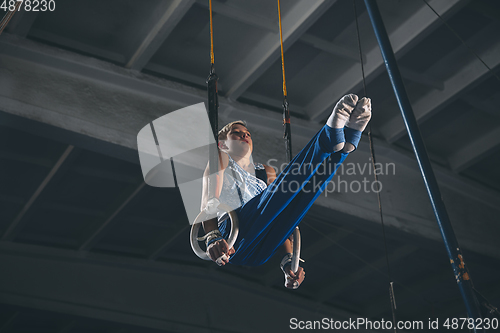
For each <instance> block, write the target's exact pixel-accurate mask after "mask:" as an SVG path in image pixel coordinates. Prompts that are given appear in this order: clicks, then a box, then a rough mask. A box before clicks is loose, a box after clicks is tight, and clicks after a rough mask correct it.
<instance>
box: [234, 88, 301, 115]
mask: <svg viewBox="0 0 500 333" xmlns="http://www.w3.org/2000/svg"><path fill="white" fill-rule="evenodd" d="M240 97H241V98H244V99H247V100H250V101H253V102H256V103H259V104H260V105H268V106H269V107H273V108H281V107H282V106H283V100H277V99H274V98H270V97H267V96H262V95H259V94H256V93H253V92H250V91H246V92H245V93H243V95H241V96H240ZM289 109H290V112H291V113H295V115H296V116H298V117H307V112H306V110H305V109H304V108H303V107H301V106H298V105H295V104H293V103H290V105H289Z"/></svg>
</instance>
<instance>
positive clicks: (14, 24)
mask: <svg viewBox="0 0 500 333" xmlns="http://www.w3.org/2000/svg"><path fill="white" fill-rule="evenodd" d="M39 13H40V12H35V11H25V10H21V11H20V12H19V13H16V15H14V17H13V18H12V20H11V21H10V22H9V25H8V26H7V32H9V33H11V34H15V35H18V36H19V37H23V38H25V37H26V36H28V33H29V32H30V30H31V27H32V26H33V23H35V20H36V18H37V17H38V14H39Z"/></svg>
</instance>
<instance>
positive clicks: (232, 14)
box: [196, 0, 277, 32]
mask: <svg viewBox="0 0 500 333" xmlns="http://www.w3.org/2000/svg"><path fill="white" fill-rule="evenodd" d="M196 3H198V4H199V5H201V6H203V7H207V8H208V0H196ZM227 3H231V2H227ZM212 12H214V13H217V14H220V15H223V16H226V17H229V18H232V19H234V20H236V21H239V22H244V23H246V24H248V25H250V26H254V27H257V28H261V29H264V30H267V31H270V32H276V29H277V25H276V22H272V21H271V20H269V19H267V18H265V17H262V16H259V15H256V14H254V13H251V12H248V11H247V10H242V9H240V8H237V7H234V6H231V5H228V4H223V3H220V2H218V1H213V2H212Z"/></svg>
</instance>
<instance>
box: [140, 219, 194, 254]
mask: <svg viewBox="0 0 500 333" xmlns="http://www.w3.org/2000/svg"><path fill="white" fill-rule="evenodd" d="M181 220H182V222H184V221H185V219H184V218H183V219H181ZM176 224H178V223H176ZM188 228H189V225H183V226H181V227H178V228H175V229H173V230H172V229H169V230H167V231H166V232H165V233H163V234H162V235H161V236H160V237H158V240H157V241H156V242H152V243H151V245H150V246H149V248H148V250H147V254H146V257H147V258H148V259H149V260H156V259H157V258H158V257H159V256H161V255H162V254H163V253H165V251H167V250H168V249H169V248H171V247H172V246H173V245H174V244H175V242H176V241H177V240H178V239H179V236H181V235H185V234H186V233H187V232H188Z"/></svg>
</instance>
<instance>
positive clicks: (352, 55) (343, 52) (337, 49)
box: [299, 34, 366, 63]
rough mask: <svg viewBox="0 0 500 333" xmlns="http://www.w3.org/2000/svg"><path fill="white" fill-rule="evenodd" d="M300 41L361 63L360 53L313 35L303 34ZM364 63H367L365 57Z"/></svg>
mask: <svg viewBox="0 0 500 333" xmlns="http://www.w3.org/2000/svg"><path fill="white" fill-rule="evenodd" d="M299 40H300V41H301V42H304V43H306V44H309V45H311V46H313V47H315V48H317V49H318V50H321V51H324V52H326V53H329V54H332V55H334V56H336V57H340V58H344V59H347V60H351V61H354V62H356V63H359V51H358V50H351V49H348V48H346V47H344V46H342V45H339V44H335V43H332V42H329V41H327V40H324V39H322V38H319V37H316V36H314V35H311V34H303V35H302V36H301V37H300V38H299ZM363 57H364V55H363ZM363 62H366V58H365V57H364V59H363Z"/></svg>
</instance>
